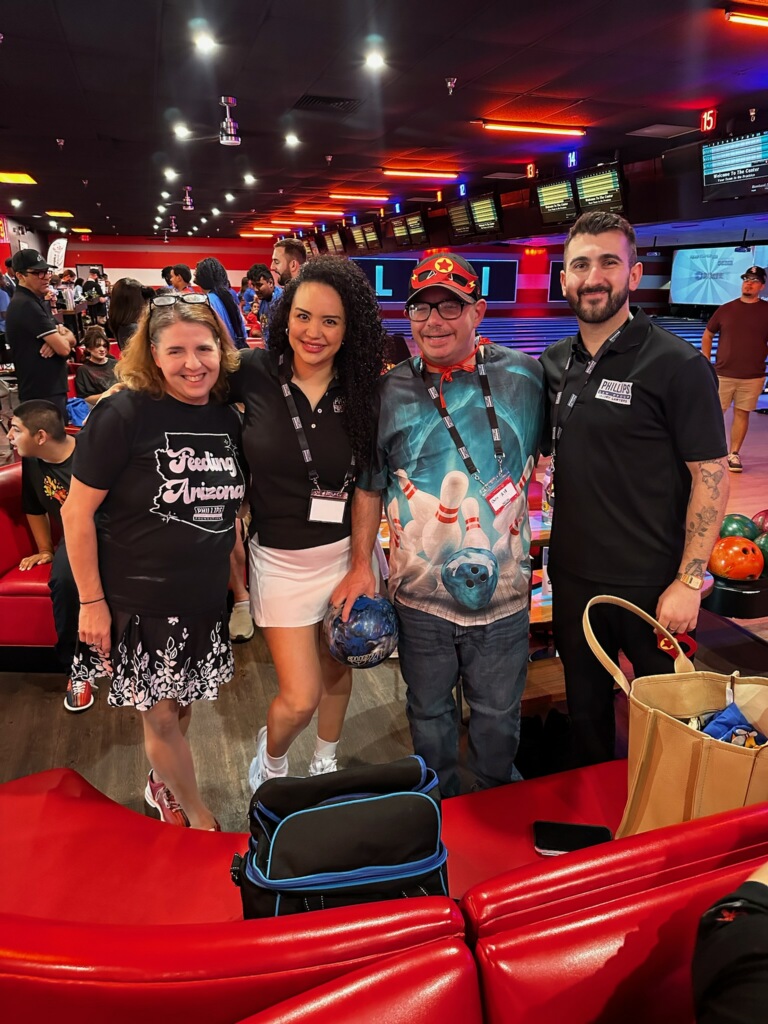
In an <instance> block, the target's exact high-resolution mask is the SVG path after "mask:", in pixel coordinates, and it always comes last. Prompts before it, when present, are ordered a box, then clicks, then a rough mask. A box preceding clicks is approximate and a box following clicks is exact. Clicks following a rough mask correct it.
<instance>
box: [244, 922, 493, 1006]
mask: <svg viewBox="0 0 768 1024" xmlns="http://www.w3.org/2000/svg"><path fill="white" fill-rule="evenodd" d="M482 1020H483V1014H482V1008H481V1005H480V993H479V990H478V983H477V971H476V969H475V962H474V960H473V959H472V954H471V953H470V952H469V950H468V949H467V947H466V946H465V945H464V943H463V942H460V941H458V940H455V939H454V940H450V939H445V940H443V941H442V942H435V943H432V945H430V946H422V947H420V948H419V949H414V950H411V951H410V952H408V953H401V954H399V955H398V956H391V957H387V958H386V959H385V960H381V961H379V962H378V963H376V964H373V965H372V966H371V967H366V968H365V969H363V970H359V971H353V972H352V973H351V974H346V975H345V976H344V977H343V978H339V979H338V980H337V981H333V982H330V983H329V984H327V985H322V986H320V987H319V988H316V989H311V990H310V991H309V992H305V993H304V994H303V995H300V996H294V997H293V998H292V999H288V1000H286V1001H285V1002H283V1003H278V1005H277V1006H273V1007H270V1009H268V1010H263V1011H262V1012H261V1013H257V1014H255V1016H252V1017H248V1019H247V1021H243V1022H242V1024H362V1022H365V1024H482Z"/></svg>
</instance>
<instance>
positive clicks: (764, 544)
mask: <svg viewBox="0 0 768 1024" xmlns="http://www.w3.org/2000/svg"><path fill="white" fill-rule="evenodd" d="M755 545H756V546H757V547H759V548H760V550H761V551H762V552H763V558H764V559H765V568H764V569H763V571H762V572H761V573H760V578H761V579H764V578H765V577H766V576H768V533H761V534H760V536H759V537H755Z"/></svg>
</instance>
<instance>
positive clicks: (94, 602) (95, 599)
mask: <svg viewBox="0 0 768 1024" xmlns="http://www.w3.org/2000/svg"><path fill="white" fill-rule="evenodd" d="M106 600H107V599H106V597H96V598H94V599H93V601H81V602H80V604H81V605H82V604H98V603H99V601H106Z"/></svg>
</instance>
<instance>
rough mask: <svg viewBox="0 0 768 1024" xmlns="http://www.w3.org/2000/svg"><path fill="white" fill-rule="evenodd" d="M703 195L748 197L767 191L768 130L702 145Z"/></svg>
mask: <svg viewBox="0 0 768 1024" xmlns="http://www.w3.org/2000/svg"><path fill="white" fill-rule="evenodd" d="M701 170H702V176H703V180H704V195H703V199H704V201H705V202H708V201H709V200H710V199H748V198H749V197H750V196H761V195H766V194H767V193H768V132H757V133H755V134H754V135H742V136H740V137H739V138H735V139H723V140H722V142H706V143H704V145H703V146H702V147H701Z"/></svg>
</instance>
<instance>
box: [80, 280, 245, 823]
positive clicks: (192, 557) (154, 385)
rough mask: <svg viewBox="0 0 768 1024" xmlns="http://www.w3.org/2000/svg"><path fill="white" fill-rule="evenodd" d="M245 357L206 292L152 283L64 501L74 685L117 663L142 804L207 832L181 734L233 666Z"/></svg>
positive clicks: (112, 698)
mask: <svg viewBox="0 0 768 1024" xmlns="http://www.w3.org/2000/svg"><path fill="white" fill-rule="evenodd" d="M236 366H237V353H236V352H235V351H234V349H233V348H232V346H231V344H230V342H229V336H228V335H227V332H226V330H225V328H224V325H223V324H222V322H221V321H220V320H219V318H218V317H217V316H216V315H215V313H214V312H213V310H212V309H211V307H210V305H209V303H208V300H207V299H206V297H205V296H204V295H201V294H199V293H195V294H186V295H173V294H163V295H156V296H155V297H154V298H153V299H152V300H151V302H150V305H149V307H148V309H147V311H146V312H145V313H144V315H143V316H142V318H141V320H140V321H139V326H138V329H137V331H136V333H135V334H134V335H133V337H132V338H131V340H130V342H129V344H128V348H127V349H126V351H125V354H124V356H123V358H122V359H121V360H120V362H119V364H118V376H119V377H120V378H121V379H122V381H123V383H124V384H125V390H123V391H120V392H119V393H118V394H115V395H112V396H111V397H109V398H107V399H106V400H105V401H102V402H100V403H99V404H98V405H97V406H96V407H95V408H94V410H93V412H92V413H91V415H90V416H89V418H88V423H87V424H86V426H85V429H84V430H83V431H82V433H81V434H80V435H79V436H78V441H77V449H76V452H75V462H74V466H73V472H72V483H71V486H70V491H69V495H68V497H67V500H66V502H65V503H64V506H63V507H62V519H63V521H64V532H65V535H66V538H67V542H68V544H67V548H68V551H69V556H70V563H71V565H72V573H73V575H74V577H75V582H76V583H77V589H78V593H79V596H80V621H79V638H80V643H79V645H78V649H77V652H76V654H75V658H74V661H73V664H72V686H73V688H74V687H85V686H86V685H87V684H88V683H89V682H90V683H92V681H93V680H94V679H95V678H96V677H99V676H104V675H110V676H111V686H110V691H109V697H108V702H109V704H111V705H112V706H114V707H132V708H134V709H135V710H136V711H138V712H139V714H140V718H141V722H142V726H143V729H144V747H145V750H146V754H147V760H148V761H149V764H150V766H151V769H152V770H151V771H150V773H149V779H148V780H147V785H146V789H145V791H144V799H145V800H146V802H147V804H148V805H149V806H150V807H152V808H154V810H155V811H156V812H157V813H158V814H159V816H160V818H161V820H162V821H165V822H168V823H169V824H172V825H182V826H185V827H189V826H191V827H192V828H201V829H210V830H213V829H215V830H218V828H219V826H218V823H217V822H216V820H215V818H214V816H213V814H212V812H211V811H210V809H209V808H208V807H207V806H206V805H205V803H204V802H203V799H202V797H201V795H200V792H199V790H198V788H197V781H196V778H195V768H194V763H193V760H192V752H191V750H190V747H189V743H188V742H187V738H186V733H187V729H188V727H189V722H190V717H191V713H192V704H193V703H194V702H195V701H197V700H201V699H203V700H215V699H216V697H217V696H218V692H219V687H220V686H221V684H222V683H225V682H227V680H228V679H230V678H231V676H232V673H233V671H234V662H233V659H232V649H231V647H230V644H229V633H228V629H227V580H228V577H229V553H230V551H231V550H232V544H233V542H234V538H235V530H234V525H235V517H236V515H237V512H238V511H239V509H240V505H241V503H242V500H243V498H244V496H245V480H244V476H243V471H242V469H241V457H240V454H239V447H240V419H239V417H238V415H237V412H236V411H235V410H234V409H232V408H231V406H229V405H228V404H227V402H226V392H227V375H228V374H229V373H231V372H232V370H233V369H234V368H235V367H236ZM97 511H98V515H96V513H97ZM94 517H95V518H94Z"/></svg>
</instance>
